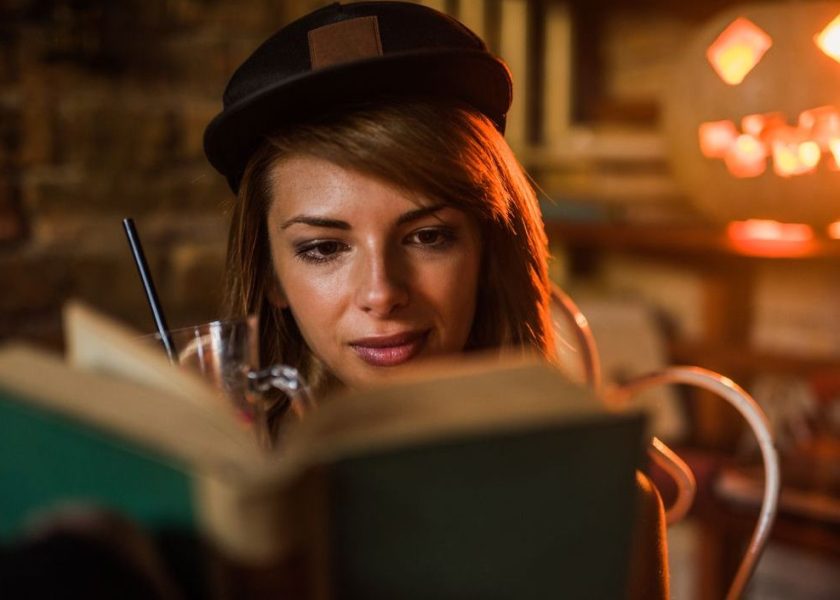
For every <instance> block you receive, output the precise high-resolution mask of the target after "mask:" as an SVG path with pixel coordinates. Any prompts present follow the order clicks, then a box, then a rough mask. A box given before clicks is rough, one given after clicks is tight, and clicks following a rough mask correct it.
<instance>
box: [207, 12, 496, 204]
mask: <svg viewBox="0 0 840 600" xmlns="http://www.w3.org/2000/svg"><path fill="white" fill-rule="evenodd" d="M382 96H388V97H394V96H397V97H399V96H407V97H430V98H442V99H450V100H457V101H461V102H464V103H466V104H468V105H470V106H472V107H473V108H475V109H476V110H477V111H479V112H481V113H483V114H484V115H486V116H487V117H488V118H489V119H490V120H492V121H493V123H495V125H496V128H497V129H498V130H499V131H501V132H504V127H505V115H506V113H507V111H508V108H509V107H510V103H511V79H510V72H509V71H508V68H507V66H505V64H504V63H503V62H502V61H501V60H499V59H498V58H497V57H495V56H494V55H493V54H491V53H490V52H489V51H488V50H487V46H486V45H485V44H484V42H483V41H482V40H481V39H480V38H479V37H478V36H476V35H475V34H474V33H473V32H471V31H470V30H469V29H467V28H466V27H465V26H464V25H462V24H461V23H459V22H458V21H456V20H455V19H453V18H451V17H449V16H447V15H445V14H443V13H441V12H438V11H436V10H433V9H431V8H428V7H425V6H421V5H418V4H412V3H408V2H358V3H354V4H344V5H342V4H338V3H336V4H331V5H330V6H327V7H324V8H322V9H319V10H316V11H315V12H312V13H310V14H308V15H306V16H304V17H302V18H300V19H298V20H297V21H294V22H293V23H290V24H289V25H287V26H285V27H283V28H282V29H280V31H278V32H277V33H275V34H274V35H272V36H271V37H270V38H269V39H268V40H266V41H265V42H264V43H263V44H262V45H261V46H260V47H259V48H257V49H256V50H255V51H254V52H253V54H251V56H249V57H248V58H247V59H246V60H245V62H244V63H242V65H241V66H240V67H239V68H238V69H237V70H236V72H235V73H234V74H233V77H231V79H230V81H229V82H228V85H227V88H226V89H225V93H224V97H223V110H222V112H221V113H219V114H218V115H217V116H216V117H215V118H214V119H213V120H212V121H211V122H210V124H209V125H208V126H207V129H206V130H205V132H204V152H205V154H207V158H208V159H209V161H210V163H211V164H212V165H213V166H214V167H215V168H216V169H217V170H218V171H219V172H220V173H222V174H223V175H224V176H225V177H227V179H228V183H229V184H230V187H231V189H233V190H234V191H236V190H237V189H238V187H239V182H240V180H241V178H242V173H243V171H244V170H245V165H246V164H247V162H248V159H249V158H250V157H251V155H252V154H253V153H254V151H255V150H256V149H257V147H258V146H259V143H260V141H261V139H262V136H264V135H266V134H269V133H271V132H272V131H274V130H276V129H278V128H280V127H281V126H283V125H285V124H288V123H292V122H294V121H297V120H302V119H305V118H307V117H311V116H313V115H316V114H318V113H320V112H323V111H325V110H330V109H332V108H335V107H337V106H340V105H342V104H349V103H355V102H361V101H365V100H371V99H375V98H377V97H382Z"/></svg>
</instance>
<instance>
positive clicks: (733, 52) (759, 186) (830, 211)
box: [664, 2, 840, 226]
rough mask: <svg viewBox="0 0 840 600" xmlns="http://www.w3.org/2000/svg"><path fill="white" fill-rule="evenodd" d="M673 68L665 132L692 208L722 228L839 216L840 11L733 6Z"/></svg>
mask: <svg viewBox="0 0 840 600" xmlns="http://www.w3.org/2000/svg"><path fill="white" fill-rule="evenodd" d="M675 67H676V68H675V69H674V76H673V80H672V81H671V85H670V86H669V89H668V92H667V96H666V99H665V120H664V124H665V131H666V134H667V137H668V141H669V147H670V153H671V158H672V163H673V169H674V172H675V174H676V176H677V179H678V180H679V181H680V182H681V183H682V184H683V185H684V187H685V191H686V193H687V194H688V196H689V197H690V198H692V199H693V200H694V201H695V202H696V204H697V206H698V208H700V209H701V210H702V211H703V212H704V213H705V214H707V215H709V216H710V217H712V218H713V219H716V220H718V221H731V220H738V219H750V218H756V219H775V220H779V221H786V222H799V223H810V224H812V225H820V226H822V225H826V224H828V223H831V222H833V221H836V220H838V219H840V2H779V3H773V4H771V3H766V4H755V5H741V6H736V7H733V8H732V9H730V10H728V11H727V12H725V13H722V14H720V15H718V16H717V17H715V18H714V19H713V20H712V21H710V22H709V23H707V24H706V25H705V26H703V27H702V28H701V29H700V30H699V31H698V33H697V35H696V37H694V38H693V40H691V42H690V43H689V44H688V46H687V47H686V48H685V52H684V54H683V55H682V57H681V58H680V59H679V60H678V61H677V63H676V65H675Z"/></svg>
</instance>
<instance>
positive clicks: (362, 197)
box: [205, 2, 554, 393]
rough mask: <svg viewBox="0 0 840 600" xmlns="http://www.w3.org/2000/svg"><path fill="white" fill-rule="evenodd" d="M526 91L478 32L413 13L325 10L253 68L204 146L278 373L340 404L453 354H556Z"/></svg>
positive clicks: (239, 78)
mask: <svg viewBox="0 0 840 600" xmlns="http://www.w3.org/2000/svg"><path fill="white" fill-rule="evenodd" d="M418 32H422V35H418ZM510 87H511V84H510V75H509V72H508V70H507V68H506V67H505V66H504V64H503V63H502V62H501V61H499V60H498V59H496V58H495V57H493V56H492V55H491V54H490V53H489V52H488V51H487V50H486V47H485V46H484V44H483V42H482V41H481V40H480V39H479V38H477V37H476V36H475V35H474V34H472V33H471V32H470V31H469V30H467V29H466V28H464V27H463V26H462V25H461V24H460V23H458V22H457V21H455V20H453V19H451V18H449V17H447V16H445V15H443V14H441V13H438V12H436V11H433V10H431V9H428V8H425V7H423V6H419V5H415V4H408V3H399V2H371V3H359V4H351V5H345V6H341V5H332V6H329V7H327V8H324V9H321V10H319V11H316V12H315V13H312V14H310V15H307V16H306V17H304V18H302V19H300V20H299V21H297V22H295V23H293V24H291V25H289V26H287V27H285V28H284V29H282V30H281V31H280V32H278V33H277V34H275V35H274V36H273V37H272V38H270V39H269V40H268V41H267V42H266V43H265V44H263V45H262V46H261V47H260V48H259V49H257V50H256V51H255V52H254V54H253V55H252V56H250V57H249V58H248V59H247V60H246V61H245V63H244V64H243V65H242V66H241V67H240V68H239V70H238V71H237V72H236V73H235V74H234V76H233V78H232V79H231V82H230V84H229V85H228V89H227V90H226V93H225V108H224V110H223V111H222V113H221V114H220V115H219V116H218V117H216V119H215V120H214V121H213V122H212V123H211V124H210V126H209V127H208V129H207V133H206V138H205V148H206V151H207V154H208V157H209V158H210V161H211V162H212V163H213V164H214V166H216V168H218V169H219V170H220V171H221V172H222V173H223V174H224V175H225V176H226V177H227V179H228V181H229V183H230V185H231V188H232V189H233V191H234V192H236V194H237V198H236V201H235V204H234V208H233V219H232V225H231V233H230V238H229V254H228V257H229V260H228V276H229V279H230V281H229V285H228V293H229V296H228V306H229V310H230V312H231V314H232V315H233V316H242V315H245V314H254V313H256V314H259V316H260V322H261V355H262V357H263V362H265V363H268V364H271V363H275V362H282V363H286V364H291V365H293V366H296V367H298V368H299V369H300V370H301V372H302V373H303V375H304V377H305V379H306V380H307V381H309V382H310V385H311V386H312V387H313V388H314V389H315V390H317V391H318V392H321V393H322V392H324V391H326V390H327V389H329V388H331V387H333V386H335V385H348V386H359V385H364V384H366V383H368V382H370V381H373V380H376V379H378V378H382V377H385V376H387V375H388V374H390V373H391V372H393V371H394V370H395V368H399V367H402V365H404V364H406V363H410V362H411V361H413V360H415V359H419V358H423V357H429V356H438V355H443V354H448V353H457V352H462V351H470V350H476V349H486V348H501V347H520V348H523V349H531V350H536V351H537V352H538V353H540V354H541V355H543V356H545V357H546V358H549V359H551V358H552V357H553V347H554V345H553V338H552V333H551V323H550V319H549V315H548V303H549V295H550V285H549V279H548V274H547V267H546V261H547V241H546V237H545V234H544V231H543V227H542V222H541V218H540V212H539V207H538V203H537V200H536V197H535V195H534V192H533V190H532V188H531V186H530V184H529V183H528V180H527V177H526V176H525V174H524V173H523V171H522V169H521V167H520V166H519V164H518V163H517V162H516V159H515V158H514V157H513V155H512V153H511V151H510V149H509V147H508V146H507V144H506V142H505V141H504V138H503V137H502V132H503V129H504V119H505V112H506V111H507V108H508V107H509V105H510V101H511V94H510Z"/></svg>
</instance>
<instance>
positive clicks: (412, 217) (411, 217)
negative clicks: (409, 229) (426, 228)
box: [397, 204, 448, 225]
mask: <svg viewBox="0 0 840 600" xmlns="http://www.w3.org/2000/svg"><path fill="white" fill-rule="evenodd" d="M447 206H448V205H446V204H435V205H432V206H424V207H423V208H418V209H417V210H410V211H408V212H407V213H403V214H401V215H400V216H399V218H398V219H397V225H404V224H405V223H410V222H411V221H416V220H417V219H422V218H423V217H425V216H426V215H431V214H434V213H436V212H437V211H439V210H440V209H442V208H446V207H447Z"/></svg>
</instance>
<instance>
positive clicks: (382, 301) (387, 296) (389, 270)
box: [356, 253, 410, 317]
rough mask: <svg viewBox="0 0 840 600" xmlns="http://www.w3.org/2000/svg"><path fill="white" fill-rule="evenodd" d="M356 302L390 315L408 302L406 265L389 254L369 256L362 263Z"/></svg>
mask: <svg viewBox="0 0 840 600" xmlns="http://www.w3.org/2000/svg"><path fill="white" fill-rule="evenodd" d="M357 273H358V282H357V288H356V303H357V305H358V306H359V308H361V309H362V310H363V311H365V312H368V313H372V314H374V315H376V316H382V317H385V316H389V315H391V314H393V313H394V311H396V310H397V309H399V308H402V307H404V306H406V305H407V304H408V298H409V293H408V285H407V280H408V277H409V276H410V274H409V272H408V268H407V265H401V264H400V261H399V260H398V259H397V257H395V256H393V255H390V256H389V253H382V254H377V255H375V256H371V257H369V259H368V260H366V261H363V262H362V263H361V264H360V265H359V269H358V271H357Z"/></svg>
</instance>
